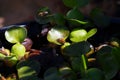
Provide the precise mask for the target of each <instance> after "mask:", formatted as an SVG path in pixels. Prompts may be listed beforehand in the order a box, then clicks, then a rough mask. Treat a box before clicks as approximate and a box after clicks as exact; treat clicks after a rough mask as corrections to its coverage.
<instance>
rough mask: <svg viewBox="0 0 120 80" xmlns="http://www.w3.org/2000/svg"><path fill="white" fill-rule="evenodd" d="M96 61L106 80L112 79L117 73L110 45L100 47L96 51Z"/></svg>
mask: <svg viewBox="0 0 120 80" xmlns="http://www.w3.org/2000/svg"><path fill="white" fill-rule="evenodd" d="M97 61H98V64H99V65H101V66H100V67H101V68H102V70H103V72H104V74H105V77H106V79H107V80H110V79H112V78H113V77H114V76H115V75H116V74H117V72H118V70H119V66H118V63H117V61H116V59H115V58H114V56H113V54H112V47H110V46H105V47H102V48H101V49H100V50H99V51H98V52H97Z"/></svg>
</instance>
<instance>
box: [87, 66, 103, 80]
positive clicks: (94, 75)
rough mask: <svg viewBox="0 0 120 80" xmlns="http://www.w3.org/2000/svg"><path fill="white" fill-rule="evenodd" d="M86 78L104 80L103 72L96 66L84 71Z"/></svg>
mask: <svg viewBox="0 0 120 80" xmlns="http://www.w3.org/2000/svg"><path fill="white" fill-rule="evenodd" d="M86 78H88V79H90V80H105V76H104V74H103V72H102V71H101V70H99V69H97V68H90V69H88V70H87V71H86Z"/></svg>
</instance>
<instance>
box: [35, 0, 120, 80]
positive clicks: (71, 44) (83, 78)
mask: <svg viewBox="0 0 120 80" xmlns="http://www.w3.org/2000/svg"><path fill="white" fill-rule="evenodd" d="M63 2H64V4H65V5H66V6H67V7H70V8H72V9H71V10H69V11H68V12H67V14H66V15H62V14H60V13H57V14H51V13H50V11H49V9H48V8H42V9H40V10H39V11H38V13H37V16H36V21H37V22H38V23H40V24H46V23H50V25H52V28H51V29H50V30H49V31H48V34H47V40H48V41H49V42H50V43H53V44H56V45H61V54H62V55H63V56H64V57H65V58H67V61H68V62H66V64H68V65H65V66H64V67H62V68H61V67H60V68H55V67H52V68H50V69H48V70H47V71H46V72H45V73H44V79H45V80H63V79H64V80H111V79H113V78H114V77H115V76H116V74H117V73H118V72H119V69H120V66H119V63H120V60H119V58H118V56H120V55H119V53H120V46H119V43H118V42H115V44H112V45H114V46H111V45H107V44H106V45H103V46H100V47H99V49H97V50H96V49H95V47H94V45H92V44H91V43H90V42H88V39H89V38H90V37H92V36H93V35H94V34H95V33H96V32H97V28H94V25H96V26H98V27H105V26H108V25H109V23H110V20H109V18H108V17H107V16H105V15H104V14H103V13H102V12H101V10H99V9H97V8H95V9H93V10H92V11H91V13H90V20H89V19H85V17H84V15H83V14H82V13H81V12H80V10H79V8H80V7H83V6H85V5H87V4H88V3H89V0H63ZM91 20H92V21H91ZM92 22H94V23H92ZM90 28H92V29H90ZM90 55H95V57H93V58H91V57H90ZM95 60H96V61H95ZM92 61H95V62H96V65H98V66H94V65H93V66H92V67H91V66H90V65H89V64H91V62H92Z"/></svg>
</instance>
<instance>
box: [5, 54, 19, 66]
mask: <svg viewBox="0 0 120 80" xmlns="http://www.w3.org/2000/svg"><path fill="white" fill-rule="evenodd" d="M4 61H5V62H6V64H7V65H8V66H10V67H12V66H14V65H16V64H17V62H18V59H17V58H16V57H15V56H6V57H5V58H4Z"/></svg>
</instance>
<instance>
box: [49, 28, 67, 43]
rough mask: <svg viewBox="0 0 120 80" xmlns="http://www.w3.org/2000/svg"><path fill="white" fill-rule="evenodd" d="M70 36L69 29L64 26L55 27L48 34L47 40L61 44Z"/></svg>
mask: <svg viewBox="0 0 120 80" xmlns="http://www.w3.org/2000/svg"><path fill="white" fill-rule="evenodd" d="M68 36H69V30H68V29H67V28H66V27H64V26H55V27H53V28H52V29H51V30H50V31H49V32H48V35H47V40H48V41H49V42H51V43H54V44H58V45H61V44H63V43H64V42H65V40H66V39H67V37H68Z"/></svg>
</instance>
